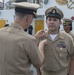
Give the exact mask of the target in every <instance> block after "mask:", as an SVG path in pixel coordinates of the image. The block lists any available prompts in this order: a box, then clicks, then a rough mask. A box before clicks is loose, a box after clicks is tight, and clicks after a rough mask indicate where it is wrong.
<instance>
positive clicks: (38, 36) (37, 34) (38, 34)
mask: <svg viewBox="0 0 74 75" xmlns="http://www.w3.org/2000/svg"><path fill="white" fill-rule="evenodd" d="M45 36H46V35H45V31H44V30H39V31H38V32H37V33H36V34H35V35H34V37H35V38H40V37H45Z"/></svg>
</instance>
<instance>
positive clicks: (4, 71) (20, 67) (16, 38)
mask: <svg viewBox="0 0 74 75" xmlns="http://www.w3.org/2000/svg"><path fill="white" fill-rule="evenodd" d="M13 5H14V6H15V21H14V23H11V24H10V25H9V26H7V27H4V28H2V29H0V75H33V72H32V71H31V70H30V67H31V64H33V65H34V67H35V68H37V69H38V68H40V67H41V64H42V62H43V57H44V55H43V52H42V51H41V50H38V48H37V45H36V41H35V40H36V39H35V38H34V37H33V36H31V35H29V34H27V33H26V32H24V29H27V28H28V27H29V25H30V24H31V22H32V20H33V18H34V17H36V12H37V9H38V8H39V5H38V4H33V3H27V2H20V3H13ZM39 48H40V46H39ZM40 52H41V53H40Z"/></svg>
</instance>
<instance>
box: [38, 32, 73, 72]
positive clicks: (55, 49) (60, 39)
mask: <svg viewBox="0 0 74 75" xmlns="http://www.w3.org/2000/svg"><path fill="white" fill-rule="evenodd" d="M45 38H46V39H47V43H48V44H47V45H45V48H44V55H45V59H44V62H43V66H42V68H45V69H46V70H48V71H58V70H61V69H64V68H68V66H69V63H70V58H69V57H71V56H72V54H73V40H72V37H71V36H70V35H69V34H67V33H65V32H63V31H59V34H58V35H57V36H56V38H55V39H54V40H52V39H51V37H50V35H49V34H48V32H46V37H45ZM43 39H44V38H40V39H39V41H41V40H43Z"/></svg>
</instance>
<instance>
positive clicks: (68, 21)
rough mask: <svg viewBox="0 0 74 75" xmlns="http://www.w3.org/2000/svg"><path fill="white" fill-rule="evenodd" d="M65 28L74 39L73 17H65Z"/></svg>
mask: <svg viewBox="0 0 74 75" xmlns="http://www.w3.org/2000/svg"><path fill="white" fill-rule="evenodd" d="M63 28H64V31H65V32H66V33H68V34H70V35H71V36H72V37H73V40H74V33H73V32H72V20H71V19H68V18H64V19H63Z"/></svg>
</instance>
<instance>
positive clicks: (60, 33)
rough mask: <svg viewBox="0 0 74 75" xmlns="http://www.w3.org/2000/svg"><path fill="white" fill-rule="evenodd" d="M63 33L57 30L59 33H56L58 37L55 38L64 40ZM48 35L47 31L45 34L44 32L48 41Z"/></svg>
mask: <svg viewBox="0 0 74 75" xmlns="http://www.w3.org/2000/svg"><path fill="white" fill-rule="evenodd" d="M63 33H64V31H61V30H59V33H58V35H57V37H56V38H60V39H64V37H63ZM49 34H50V33H49V32H48V31H47V32H46V37H48V38H49V39H50V36H49Z"/></svg>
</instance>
